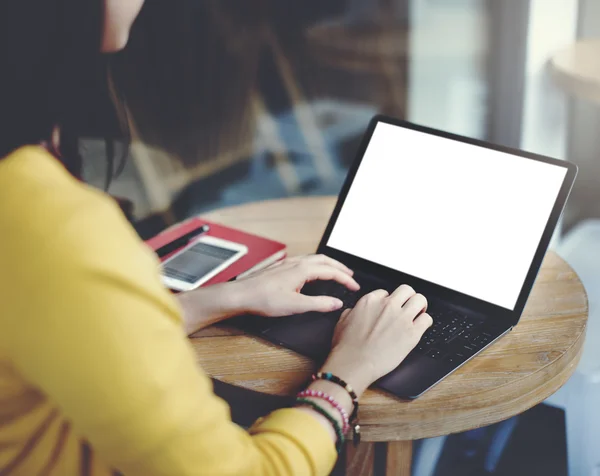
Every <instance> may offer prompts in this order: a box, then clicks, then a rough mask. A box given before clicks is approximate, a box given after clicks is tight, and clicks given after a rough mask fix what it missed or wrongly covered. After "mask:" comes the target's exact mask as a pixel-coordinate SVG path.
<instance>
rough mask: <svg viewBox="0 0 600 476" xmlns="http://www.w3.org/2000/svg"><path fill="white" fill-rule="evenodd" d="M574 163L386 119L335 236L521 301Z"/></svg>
mask: <svg viewBox="0 0 600 476" xmlns="http://www.w3.org/2000/svg"><path fill="white" fill-rule="evenodd" d="M566 173H567V169H566V168H565V167H560V166H557V165H551V164H546V163H543V162H538V161H535V160H531V159H527V158H524V157H519V156H515V155H511V154H508V153H505V152H499V151H495V150H491V149H487V148H484V147H480V146H476V145H472V144H466V143H463V142H459V141H455V140H451V139H446V138H443V137H438V136H434V135H431V134H426V133H423V132H419V131H414V130H411V129H406V128H403V127H398V126H394V125H390V124H385V123H379V124H377V126H376V128H375V131H374V133H373V136H372V138H371V141H370V143H369V145H368V147H367V150H366V152H365V155H364V157H363V160H362V162H361V164H360V167H359V169H358V171H357V174H356V176H355V178H354V181H353V183H352V186H351V188H350V191H349V192H348V195H347V197H346V200H345V202H344V205H343V207H342V209H341V211H340V214H339V216H338V219H337V222H336V224H335V226H334V228H333V230H332V233H331V236H330V238H329V241H328V243H327V245H328V246H329V247H331V248H334V249H337V250H340V251H344V252H346V253H349V254H352V255H354V256H358V257H360V258H364V259H366V260H369V261H372V262H374V263H378V264H381V265H384V266H387V267H389V268H392V269H395V270H397V271H401V272H403V273H407V274H410V275H412V276H416V277H418V278H421V279H423V280H426V281H429V282H432V283H436V284H438V285H441V286H445V287H447V288H450V289H453V290H455V291H458V292H461V293H464V294H467V295H469V296H472V297H475V298H478V299H481V300H483V301H486V302H489V303H493V304H496V305H498V306H500V307H503V308H506V309H510V310H513V309H514V307H515V305H516V302H517V299H518V297H519V293H520V291H521V288H522V286H523V283H524V281H525V278H526V275H527V271H528V270H529V267H530V266H531V261H532V260H533V257H534V255H535V252H536V250H537V247H538V245H539V242H540V239H541V237H542V234H543V232H544V229H545V227H546V224H547V222H548V219H549V217H550V213H551V212H552V208H553V207H554V203H555V201H556V199H557V196H558V194H559V192H560V189H561V186H562V184H563V181H564V179H565V176H566Z"/></svg>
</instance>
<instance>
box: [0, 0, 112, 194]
mask: <svg viewBox="0 0 600 476" xmlns="http://www.w3.org/2000/svg"><path fill="white" fill-rule="evenodd" d="M104 18H105V5H104V0H4V1H2V2H0V39H1V41H0V65H1V66H0V68H1V70H2V73H1V75H0V159H1V158H2V157H5V156H6V155H8V154H9V153H10V152H12V151H14V150H15V149H17V148H19V147H22V146H24V145H28V144H40V143H41V142H43V141H47V142H50V140H51V134H52V130H53V129H54V127H55V126H59V127H60V131H61V137H60V151H61V156H60V160H61V161H62V162H63V163H64V165H65V166H66V168H67V169H68V170H69V171H70V172H71V173H72V174H73V175H74V176H76V177H79V178H81V176H82V160H81V155H80V152H79V138H80V137H81V136H83V135H101V136H103V137H105V138H110V139H114V137H115V135H116V131H115V130H114V129H115V128H114V126H113V127H112V129H113V130H110V128H109V127H108V124H109V122H110V121H108V122H107V121H106V118H107V117H110V116H111V115H112V117H113V119H114V117H115V113H114V110H111V109H112V106H111V105H110V101H109V100H108V97H109V94H108V92H109V88H108V61H109V59H108V57H107V56H106V55H102V54H101V53H100V48H101V43H102V36H103V29H104ZM94 101H95V102H96V104H94ZM98 106H100V110H98ZM108 111H109V112H108ZM112 122H113V123H114V120H113V121H112ZM113 150H114V148H112V147H107V151H108V153H107V155H108V158H109V168H110V174H109V177H110V176H112V167H113V161H114V153H111V152H112V151H113ZM107 185H108V179H107Z"/></svg>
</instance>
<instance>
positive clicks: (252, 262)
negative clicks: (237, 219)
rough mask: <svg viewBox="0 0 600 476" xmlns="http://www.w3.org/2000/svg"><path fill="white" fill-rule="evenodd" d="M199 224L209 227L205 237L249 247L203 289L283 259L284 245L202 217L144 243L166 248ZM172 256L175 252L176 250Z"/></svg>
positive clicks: (205, 284) (284, 254) (154, 248)
mask: <svg viewBox="0 0 600 476" xmlns="http://www.w3.org/2000/svg"><path fill="white" fill-rule="evenodd" d="M202 225H209V226H210V230H209V231H208V233H207V234H206V235H207V236H214V237H216V238H222V239H224V240H228V241H233V242H234V243H240V244H242V245H246V246H247V247H248V253H247V254H246V255H245V256H243V257H242V258H240V259H239V260H238V261H236V262H235V263H233V264H232V265H231V266H230V267H228V268H227V269H226V270H224V271H222V272H221V273H219V274H217V275H216V276H215V277H214V278H212V279H210V280H209V281H207V282H206V283H204V284H203V285H202V286H210V285H211V284H217V283H224V282H226V281H230V280H232V279H233V278H241V277H243V276H246V275H248V274H250V273H251V272H255V271H259V270H261V269H264V268H266V267H267V266H270V265H271V264H273V263H276V262H277V261H279V260H281V259H283V258H285V256H286V246H285V245H284V244H283V243H279V242H277V241H273V240H269V239H267V238H263V237H261V236H256V235H252V234H250V233H245V232H243V231H240V230H236V229H234V228H229V227H227V226H224V225H219V224H218V223H213V222H210V221H207V220H203V219H201V218H192V219H191V220H188V221H185V222H184V223H182V224H181V225H178V226H175V227H173V228H169V229H168V230H166V231H164V232H162V233H160V234H158V235H156V236H155V237H153V238H150V239H149V240H147V241H146V244H147V245H148V246H150V248H152V249H153V250H157V249H158V248H160V247H161V246H165V245H166V244H168V243H170V242H172V241H174V240H176V239H177V238H179V237H181V236H183V235H185V234H186V233H189V232H190V231H192V230H195V229H196V228H198V227H200V226H202ZM173 253H176V251H175V252H173ZM173 253H171V254H170V255H167V256H165V257H164V258H163V259H162V261H164V260H166V259H167V258H169V257H170V256H172V255H173Z"/></svg>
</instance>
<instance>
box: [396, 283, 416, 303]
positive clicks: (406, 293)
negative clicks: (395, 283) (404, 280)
mask: <svg viewBox="0 0 600 476" xmlns="http://www.w3.org/2000/svg"><path fill="white" fill-rule="evenodd" d="M415 294H417V293H416V292H415V290H414V289H413V288H412V287H410V286H409V285H408V284H403V285H402V286H399V287H398V288H397V289H396V290H395V291H394V292H393V293H392V294H391V295H390V301H393V303H394V304H399V305H400V306H404V305H405V304H406V303H407V301H408V300H409V299H410V298H411V297H413V296H414V295H415Z"/></svg>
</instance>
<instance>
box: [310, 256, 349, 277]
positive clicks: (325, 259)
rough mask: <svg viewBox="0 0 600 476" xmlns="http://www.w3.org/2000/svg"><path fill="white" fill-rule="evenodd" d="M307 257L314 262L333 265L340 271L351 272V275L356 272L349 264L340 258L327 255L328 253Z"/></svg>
mask: <svg viewBox="0 0 600 476" xmlns="http://www.w3.org/2000/svg"><path fill="white" fill-rule="evenodd" d="M307 259H308V260H311V261H313V262H316V263H318V264H326V265H329V266H333V267H334V268H337V269H339V270H340V271H343V272H344V273H346V274H349V275H350V276H352V275H353V274H354V271H352V270H351V269H350V268H348V266H346V265H345V264H344V263H340V262H339V261H338V260H335V259H333V258H330V257H329V256H326V255H313V256H309V257H308V258H307Z"/></svg>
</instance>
